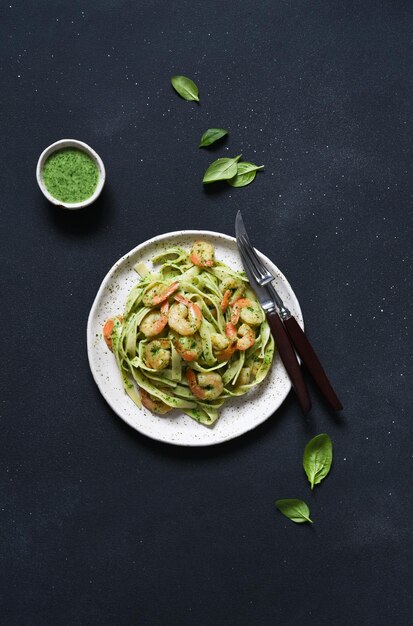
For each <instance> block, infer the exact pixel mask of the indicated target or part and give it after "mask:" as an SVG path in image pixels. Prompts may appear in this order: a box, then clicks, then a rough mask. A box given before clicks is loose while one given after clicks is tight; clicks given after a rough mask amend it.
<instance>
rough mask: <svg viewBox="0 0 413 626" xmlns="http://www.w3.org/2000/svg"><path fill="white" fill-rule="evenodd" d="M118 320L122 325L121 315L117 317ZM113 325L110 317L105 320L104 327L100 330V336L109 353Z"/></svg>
mask: <svg viewBox="0 0 413 626" xmlns="http://www.w3.org/2000/svg"><path fill="white" fill-rule="evenodd" d="M117 318H118V320H119V321H120V322H121V323H122V322H123V317H122V315H118V316H117ZM114 325H115V321H114V318H113V317H110V318H109V319H108V320H106V322H105V324H104V326H103V330H102V334H103V339H104V340H105V343H106V345H107V347H108V348H109V350H110V351H112V348H113V346H112V332H113V327H114Z"/></svg>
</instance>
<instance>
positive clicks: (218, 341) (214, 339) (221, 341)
mask: <svg viewBox="0 0 413 626" xmlns="http://www.w3.org/2000/svg"><path fill="white" fill-rule="evenodd" d="M211 343H212V347H213V348H214V349H215V350H225V348H228V345H229V341H228V339H227V338H226V337H224V335H221V334H220V333H212V335H211Z"/></svg>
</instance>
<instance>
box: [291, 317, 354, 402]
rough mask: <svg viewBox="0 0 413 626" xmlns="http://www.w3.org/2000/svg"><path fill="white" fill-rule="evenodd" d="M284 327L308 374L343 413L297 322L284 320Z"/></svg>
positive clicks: (327, 398) (292, 318)
mask: <svg viewBox="0 0 413 626" xmlns="http://www.w3.org/2000/svg"><path fill="white" fill-rule="evenodd" d="M284 326H285V327H286V329H287V332H288V334H289V335H290V339H291V341H292V342H293V345H294V347H295V349H296V350H297V352H298V354H299V356H300V357H301V359H302V360H303V363H304V364H305V366H306V368H307V370H308V372H309V373H310V374H311V376H312V377H313V379H314V382H315V383H316V385H317V387H318V388H319V390H320V391H321V393H322V394H323V396H324V397H325V399H326V400H327V402H328V403H329V404H330V405H331V406H332V407H333V409H334V410H335V411H341V409H342V408H343V405H342V404H341V402H340V400H339V399H338V398H337V395H336V393H335V391H334V389H333V387H332V386H331V384H330V381H329V380H328V378H327V374H326V373H325V371H324V369H323V366H322V365H321V363H320V361H319V359H318V356H317V355H316V353H315V352H314V349H313V347H312V345H311V344H310V342H309V341H308V339H307V337H306V335H305V333H304V331H303V330H302V328H301V326H300V325H299V324H298V322H297V320H296V319H295V318H294V317H293V316H291V317H290V318H288V320H284Z"/></svg>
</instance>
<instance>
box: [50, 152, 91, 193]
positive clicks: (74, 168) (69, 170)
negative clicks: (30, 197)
mask: <svg viewBox="0 0 413 626" xmlns="http://www.w3.org/2000/svg"><path fill="white" fill-rule="evenodd" d="M42 174H43V181H44V184H45V186H46V189H47V191H48V192H49V193H50V194H51V195H52V196H53V197H54V198H56V200H61V201H62V202H68V203H73V204H74V203H76V202H82V201H83V200H87V198H90V196H92V195H93V193H94V191H95V189H96V186H97V184H98V179H99V171H98V168H97V165H96V163H95V162H94V161H93V159H91V158H90V156H89V155H88V154H86V152H84V151H83V150H79V148H62V149H61V150H56V152H53V154H51V155H50V156H49V157H48V158H47V159H46V162H45V164H44V166H43V172H42Z"/></svg>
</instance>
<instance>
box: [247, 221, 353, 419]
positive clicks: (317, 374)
mask: <svg viewBox="0 0 413 626" xmlns="http://www.w3.org/2000/svg"><path fill="white" fill-rule="evenodd" d="M236 231H237V242H238V246H239V249H240V252H241V255H242V258H243V261H244V263H245V266H246V267H247V268H248V270H249V272H250V273H251V274H252V276H253V278H254V280H255V281H256V282H257V283H258V284H259V285H260V286H261V287H265V288H266V289H267V290H268V293H269V295H270V297H271V298H272V299H273V301H274V302H275V305H276V307H277V309H278V314H279V316H280V318H281V320H282V323H283V325H284V327H285V329H286V331H287V333H288V336H289V338H290V340H291V343H292V345H293V346H294V348H295V350H296V351H297V353H298V355H299V356H300V358H301V359H302V361H303V363H304V364H305V366H306V368H307V370H308V372H309V374H310V375H311V376H312V378H313V380H314V382H315V383H316V385H317V387H318V388H319V390H320V392H321V394H322V395H323V396H324V398H325V399H326V400H327V402H328V403H329V404H330V406H331V407H332V408H333V409H334V410H335V411H340V410H341V409H342V408H343V406H342V404H341V402H340V400H339V399H338V397H337V395H336V393H335V391H334V389H333V387H332V385H331V383H330V381H329V380H328V378H327V374H326V373H325V371H324V369H323V366H322V365H321V363H320V360H319V358H318V357H317V355H316V353H315V351H314V349H313V347H312V345H311V344H310V342H309V341H308V339H307V337H306V335H305V333H304V331H303V330H302V328H301V326H300V325H299V324H298V322H297V320H296V319H295V317H294V316H293V315H292V314H291V312H290V311H289V309H288V308H287V307H286V306H285V305H284V302H283V300H282V298H281V296H280V294H279V293H278V291H277V290H276V288H275V287H274V285H273V282H272V281H273V280H275V276H273V275H272V274H271V272H270V271H269V269H268V268H267V267H266V266H265V265H264V264H263V262H262V261H261V259H260V258H259V256H258V255H257V253H256V251H255V249H254V247H253V246H252V244H251V242H250V240H249V237H248V234H247V232H246V230H245V225H244V222H243V220H242V216H241V212H240V211H238V214H237V219H236Z"/></svg>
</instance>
